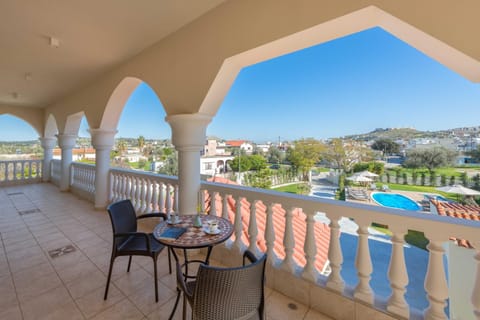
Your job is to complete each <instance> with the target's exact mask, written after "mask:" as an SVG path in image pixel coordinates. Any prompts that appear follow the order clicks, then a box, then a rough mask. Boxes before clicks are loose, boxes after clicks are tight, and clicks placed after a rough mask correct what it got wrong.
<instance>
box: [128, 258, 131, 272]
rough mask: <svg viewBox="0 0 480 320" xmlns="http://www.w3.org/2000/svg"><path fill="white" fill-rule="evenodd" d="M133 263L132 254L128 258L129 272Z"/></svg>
mask: <svg viewBox="0 0 480 320" xmlns="http://www.w3.org/2000/svg"><path fill="white" fill-rule="evenodd" d="M131 264H132V256H130V258H128V267H127V272H130V265H131Z"/></svg>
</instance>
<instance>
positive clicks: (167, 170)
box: [158, 152, 178, 176]
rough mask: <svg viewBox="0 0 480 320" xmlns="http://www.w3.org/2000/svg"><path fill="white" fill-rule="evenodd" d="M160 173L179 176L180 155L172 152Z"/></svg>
mask: <svg viewBox="0 0 480 320" xmlns="http://www.w3.org/2000/svg"><path fill="white" fill-rule="evenodd" d="M158 173H163V174H168V175H170V176H178V154H177V152H172V153H170V154H169V155H168V156H166V158H165V160H164V165H163V166H162V167H161V168H160V169H159V170H158Z"/></svg>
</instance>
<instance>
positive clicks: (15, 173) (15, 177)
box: [12, 162, 17, 180]
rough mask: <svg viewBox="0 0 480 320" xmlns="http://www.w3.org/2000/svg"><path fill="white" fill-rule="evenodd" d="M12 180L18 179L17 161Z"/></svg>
mask: <svg viewBox="0 0 480 320" xmlns="http://www.w3.org/2000/svg"><path fill="white" fill-rule="evenodd" d="M12 180H17V163H16V162H13V179H12Z"/></svg>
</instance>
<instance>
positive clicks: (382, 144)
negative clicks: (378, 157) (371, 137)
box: [371, 139, 400, 155]
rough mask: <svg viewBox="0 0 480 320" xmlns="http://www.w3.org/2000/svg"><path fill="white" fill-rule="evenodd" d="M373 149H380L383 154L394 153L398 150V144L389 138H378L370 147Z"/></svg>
mask: <svg viewBox="0 0 480 320" xmlns="http://www.w3.org/2000/svg"><path fill="white" fill-rule="evenodd" d="M371 148H372V149H373V150H378V151H382V152H383V153H384V155H389V154H396V153H399V152H400V146H399V145H398V143H396V142H394V141H392V140H390V139H378V140H376V141H375V142H374V143H373V144H372V147H371Z"/></svg>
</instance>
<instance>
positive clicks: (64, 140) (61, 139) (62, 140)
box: [57, 134, 77, 149]
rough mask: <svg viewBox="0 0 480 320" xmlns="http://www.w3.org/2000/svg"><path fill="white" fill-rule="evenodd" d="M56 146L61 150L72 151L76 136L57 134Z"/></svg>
mask: <svg viewBox="0 0 480 320" xmlns="http://www.w3.org/2000/svg"><path fill="white" fill-rule="evenodd" d="M57 138H58V145H59V147H60V148H62V149H72V148H73V147H74V146H75V142H76V140H77V135H76V134H57Z"/></svg>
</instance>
